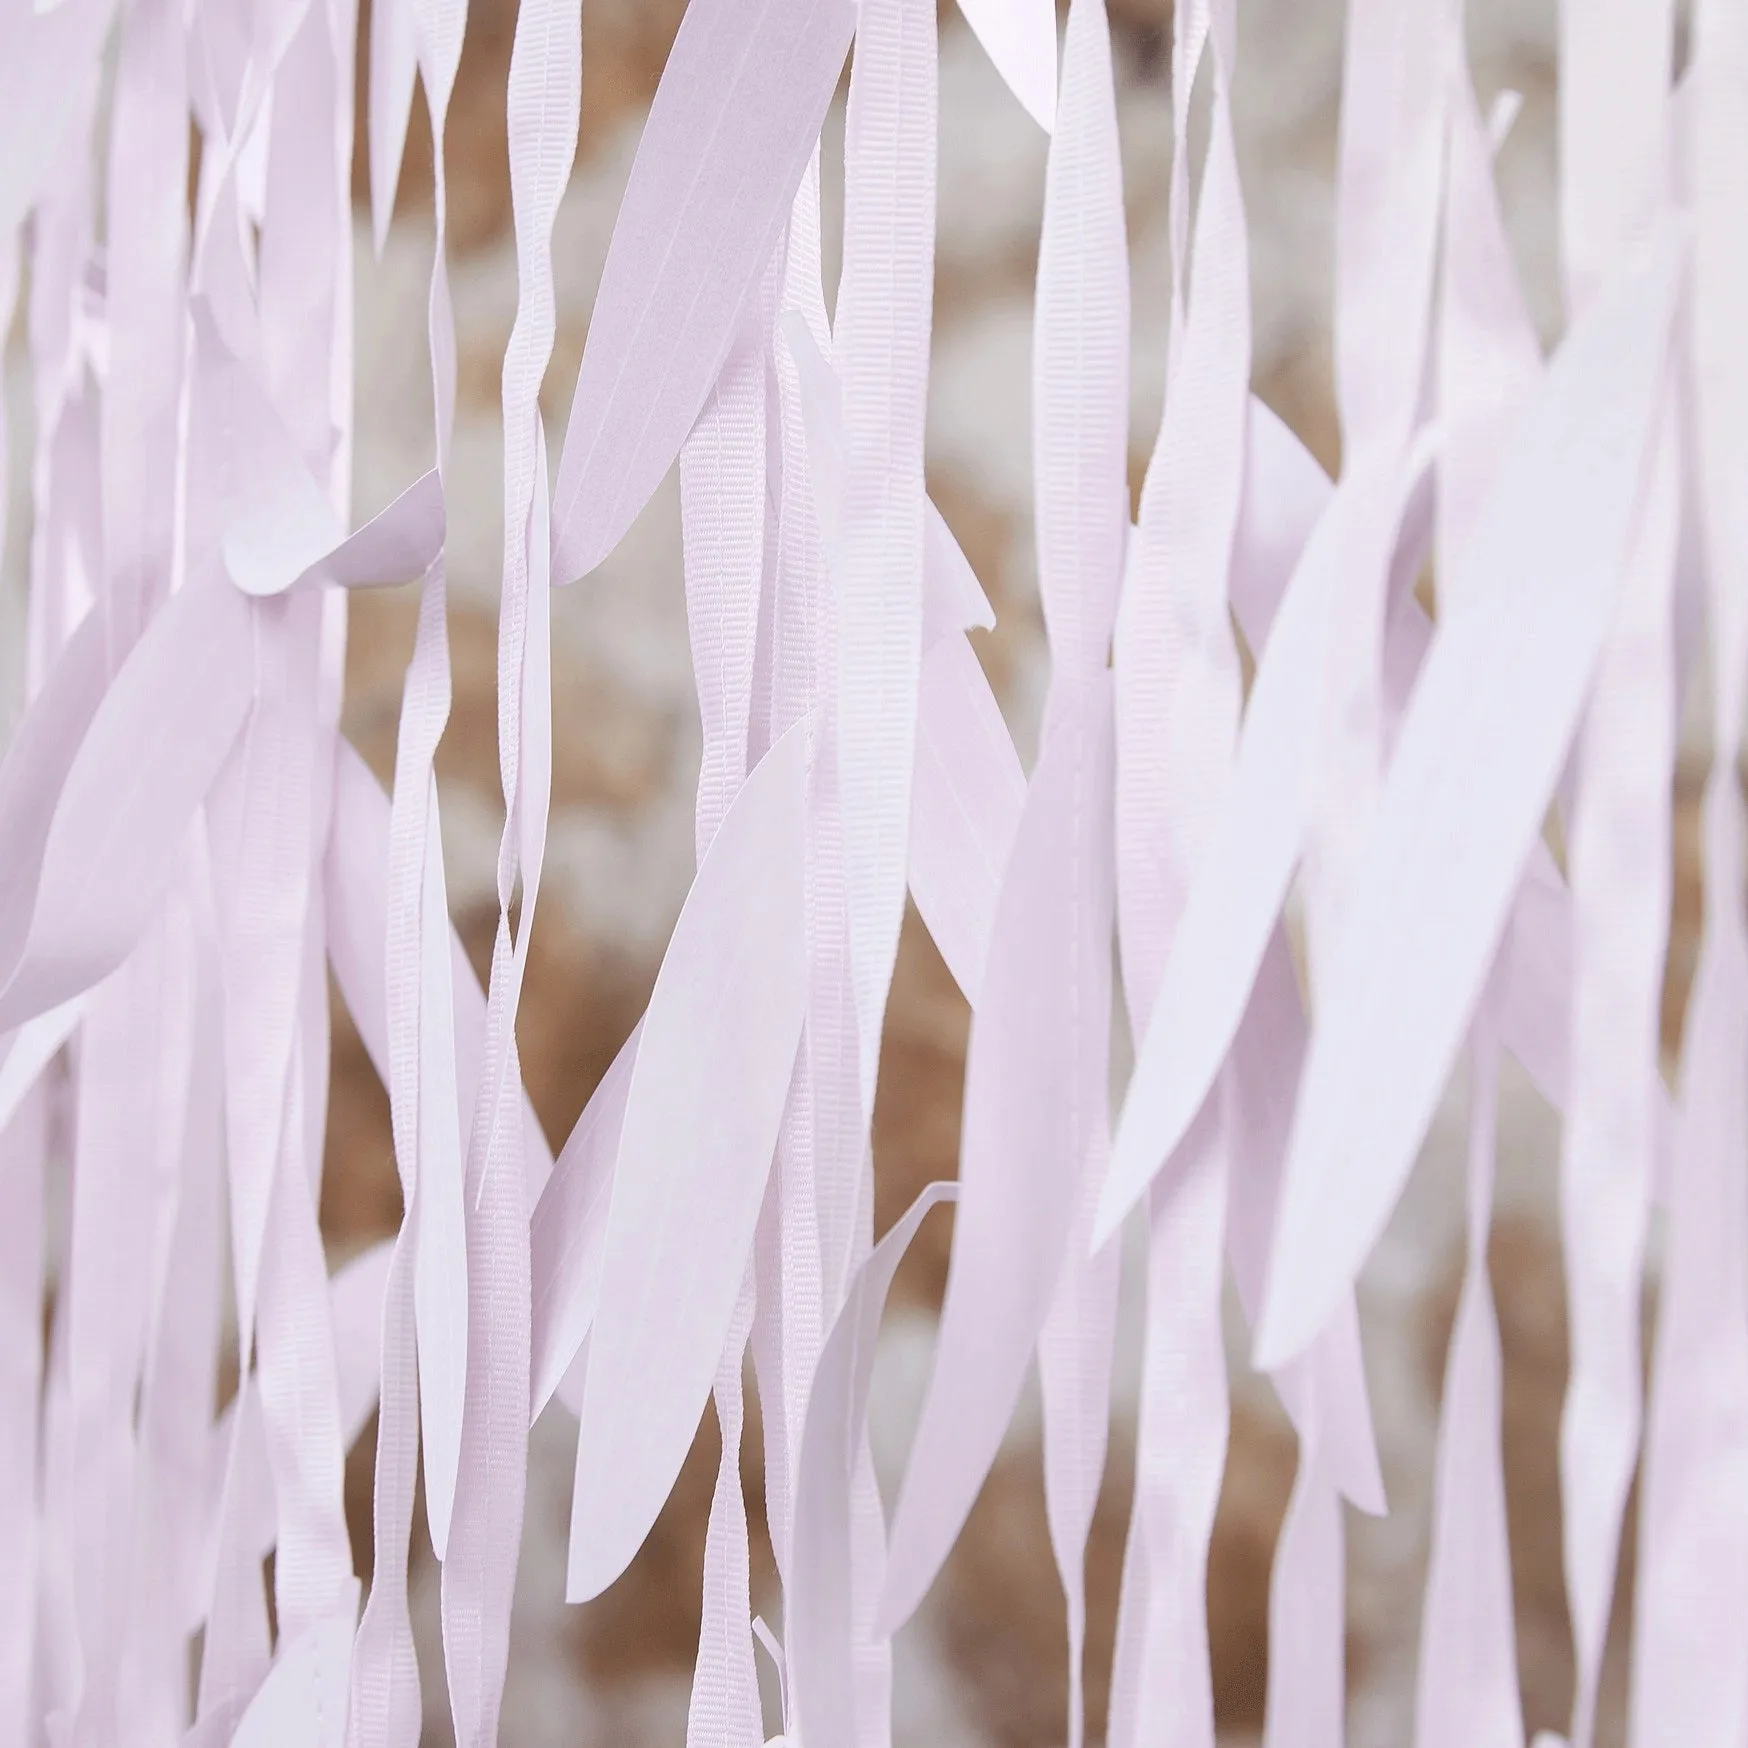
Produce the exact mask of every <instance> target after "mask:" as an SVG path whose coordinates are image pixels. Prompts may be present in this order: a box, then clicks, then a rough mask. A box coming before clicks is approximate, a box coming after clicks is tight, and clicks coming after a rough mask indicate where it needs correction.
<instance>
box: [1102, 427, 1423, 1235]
mask: <svg viewBox="0 0 1748 1748" xmlns="http://www.w3.org/2000/svg"><path fill="white" fill-rule="evenodd" d="M1429 456H1430V448H1429V446H1428V445H1426V444H1424V443H1423V444H1420V445H1417V446H1416V448H1415V450H1414V452H1413V453H1412V454H1411V455H1410V456H1409V457H1408V458H1407V460H1406V461H1405V462H1402V463H1401V464H1398V463H1397V462H1396V461H1395V459H1394V458H1393V457H1392V458H1388V459H1387V460H1386V462H1385V463H1384V464H1383V465H1384V466H1385V467H1386V468H1387V469H1388V470H1389V471H1388V472H1387V473H1383V472H1380V470H1378V469H1373V470H1371V471H1369V472H1368V473H1366V474H1365V475H1357V474H1356V475H1354V476H1351V477H1350V478H1349V479H1347V480H1344V481H1343V483H1342V486H1341V488H1339V489H1338V491H1337V494H1336V496H1335V497H1334V498H1332V500H1331V501H1330V505H1329V508H1328V509H1327V510H1326V512H1325V513H1324V515H1323V517H1322V519H1321V520H1320V521H1319V522H1318V524H1317V526H1316V528H1315V529H1314V530H1313V531H1312V534H1311V538H1310V540H1309V541H1308V542H1307V543H1306V546H1305V550H1304V552H1303V553H1302V554H1301V556H1300V559H1299V563H1298V566H1297V568H1296V570H1295V572H1294V575H1293V580H1292V582H1291V583H1290V584H1289V586H1288V589H1287V593H1286V596H1285V598H1284V599H1283V601H1282V603H1281V607H1280V611H1279V613H1278V614H1277V616H1276V618H1275V622H1274V624H1273V626H1272V627H1271V628H1270V631H1269V640H1268V643H1267V645H1266V646H1265V647H1264V649H1263V652H1262V656H1261V659H1260V660H1259V662H1258V663H1257V670H1256V679H1255V681H1254V683H1253V685H1252V687H1251V693H1250V704H1249V707H1248V708H1247V710H1246V712H1245V717H1244V729H1243V733H1242V735H1241V736H1240V739H1239V742H1238V755H1237V758H1236V760H1235V762H1234V765H1233V771H1232V788H1231V797H1230V801H1229V804H1228V807H1227V811H1226V813H1225V814H1224V815H1223V817H1222V819H1221V821H1220V825H1219V827H1218V829H1217V831H1216V834H1215V837H1214V840H1213V842H1212V843H1211V844H1210V845H1209V846H1208V856H1207V861H1206V863H1205V864H1204V866H1203V868H1202V869H1201V871H1200V872H1199V873H1198V875H1197V877H1196V879H1195V881H1194V882H1193V883H1192V885H1191V888H1190V894H1189V898H1188V900H1187V901H1186V903H1185V905H1184V913H1183V917H1182V919H1181V921H1180V922H1179V924H1178V930H1177V934H1176V937H1175V939H1174V943H1173V948H1172V952H1171V956H1170V957H1169V958H1168V959H1167V961H1166V967H1165V975H1164V978H1163V979H1162V981H1161V983H1160V988H1159V993H1158V995H1157V997H1156V998H1155V1000H1154V1005H1153V1014H1152V1017H1151V1018H1150V1020H1149V1021H1148V1025H1147V1032H1146V1035H1145V1037H1144V1038H1143V1040H1142V1043H1141V1048H1140V1050H1139V1051H1138V1053H1137V1055H1136V1061H1135V1072H1134V1074H1133V1076H1132V1077H1131V1079H1130V1082H1129V1091H1128V1096H1127V1097H1126V1098H1125V1100H1124V1104H1123V1112H1122V1116H1121V1118H1120V1120H1119V1122H1118V1124H1117V1132H1116V1135H1115V1138H1114V1139H1113V1141H1112V1144H1111V1164H1110V1169H1109V1171H1108V1173H1107V1175H1106V1178H1105V1187H1104V1190H1103V1192H1102V1193H1101V1195H1100V1197H1099V1212H1098V1220H1097V1222H1096V1224H1095V1227H1094V1243H1095V1244H1096V1245H1100V1246H1102V1245H1103V1244H1104V1243H1105V1242H1106V1240H1107V1239H1109V1237H1110V1236H1111V1234H1112V1233H1113V1232H1115V1231H1116V1229H1117V1227H1118V1226H1119V1225H1121V1224H1122V1221H1123V1218H1124V1216H1125V1215H1126V1214H1127V1213H1128V1212H1129V1210H1130V1209H1131V1208H1132V1207H1133V1206H1134V1205H1135V1203H1136V1201H1137V1200H1139V1198H1140V1196H1141V1194H1142V1192H1143V1191H1144V1190H1145V1189H1146V1187H1147V1185H1148V1183H1149V1182H1150V1181H1151V1179H1152V1177H1153V1175H1154V1173H1155V1172H1157V1171H1158V1170H1159V1168H1160V1166H1161V1165H1162V1164H1163V1163H1164V1161H1165V1160H1166V1159H1167V1158H1169V1157H1170V1155H1171V1152H1172V1150H1173V1149H1174V1148H1175V1147H1176V1146H1177V1145H1178V1143H1179V1142H1180V1141H1181V1140H1182V1139H1183V1137H1184V1136H1185V1135H1186V1134H1187V1133H1188V1131H1189V1127H1190V1124H1191V1123H1192V1122H1193V1121H1194V1119H1195V1116H1196V1113H1197V1111H1199V1110H1200V1109H1201V1107H1202V1101H1203V1100H1204V1099H1205V1098H1206V1096H1207V1093H1208V1089H1209V1087H1211V1086H1212V1085H1213V1084H1214V1077H1215V1075H1216V1074H1217V1073H1218V1072H1219V1070H1220V1065H1221V1064H1222V1063H1223V1062H1224V1061H1225V1060H1226V1055H1227V1052H1228V1051H1229V1050H1230V1048H1231V1045H1232V1040H1233V1038H1234V1036H1235V1035H1236V1034H1237V1031H1238V1027H1239V1023H1240V1022H1241V1021H1242V1020H1243V1018H1244V1012H1245V1007H1246V1005H1247V1004H1248V1002H1249V999H1250V991H1251V988H1252V985H1253V984H1254V982H1255V979H1256V972H1257V967H1258V966H1259V965H1260V964H1261V963H1262V955H1263V952H1264V950H1265V948H1266V947H1267V945H1268V942H1269V937H1270V935H1271V934H1272V933H1273V931H1274V928H1275V923H1276V921H1277V919H1278V918H1279V917H1280V914H1281V908H1282V906H1283V904H1284V903H1285V902H1286V897H1287V892H1288V889H1289V887H1290V886H1291V884H1292V879H1293V871H1294V869H1295V868H1296V867H1297V866H1298V862H1299V856H1300V853H1301V851H1302V850H1303V848H1304V844H1305V837H1306V833H1307V831H1308V830H1309V827H1310V822H1311V815H1312V808H1313V805H1314V801H1315V789H1314V783H1313V759H1314V753H1315V748H1316V741H1317V736H1316V728H1317V720H1318V713H1319V709H1320V703H1321V695H1322V667H1323V653H1324V643H1325V631H1326V622H1327V619H1328V615H1329V601H1330V596H1331V593H1332V591H1333V590H1334V589H1335V587H1336V586H1337V584H1338V582H1339V580H1340V579H1341V577H1342V576H1343V575H1344V574H1345V573H1346V571H1347V570H1348V568H1349V567H1350V566H1352V565H1353V564H1355V563H1368V564H1380V565H1382V564H1388V563H1389V562H1390V553H1391V550H1392V549H1393V548H1394V546H1395V542H1396V534H1397V530H1398V529H1399V527H1400V525H1401V522H1402V518H1403V514H1404V512H1405V511H1406V509H1407V506H1408V502H1409V499H1410V497H1411V495H1412V494H1413V491H1414V489H1415V487H1416V486H1417V485H1418V483H1419V480H1420V476H1421V475H1422V473H1424V471H1425V467H1426V463H1427V460H1428V459H1429Z"/></svg>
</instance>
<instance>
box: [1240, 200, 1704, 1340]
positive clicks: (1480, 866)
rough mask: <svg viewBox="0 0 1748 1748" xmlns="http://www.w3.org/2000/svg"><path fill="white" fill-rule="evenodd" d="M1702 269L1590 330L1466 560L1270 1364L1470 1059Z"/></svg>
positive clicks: (1380, 855)
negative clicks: (1473, 1032)
mask: <svg viewBox="0 0 1748 1748" xmlns="http://www.w3.org/2000/svg"><path fill="white" fill-rule="evenodd" d="M1684 253H1685V250H1684V245H1683V243H1682V241H1681V240H1680V238H1679V237H1678V236H1677V235H1675V234H1674V233H1672V232H1665V233H1664V234H1663V235H1662V236H1661V237H1660V238H1659V239H1658V242H1657V245H1656V247H1655V249H1654V251H1653V253H1652V256H1651V259H1650V262H1649V264H1648V265H1643V266H1639V267H1637V268H1636V269H1635V270H1634V271H1633V272H1632V274H1631V275H1630V276H1629V277H1627V278H1625V279H1624V280H1623V281H1622V282H1620V283H1617V284H1616V285H1614V286H1613V287H1611V288H1610V290H1609V292H1608V294H1606V295H1605V296H1603V297H1602V298H1600V299H1598V301H1597V303H1596V304H1595V305H1594V306H1593V307H1592V309H1591V310H1590V311H1589V312H1588V313H1587V314H1586V315H1585V317H1584V318H1583V319H1582V320H1581V321H1580V322H1579V323H1578V325H1577V326H1576V327H1575V328H1574V329H1573V331H1572V333H1571V334H1570V336H1569V337H1568V338H1567V340H1566V343H1565V345H1564V346H1563V347H1562V348H1561V350H1560V352H1559V354H1558V355H1557V356H1556V358H1555V359H1554V361H1553V363H1552V364H1551V365H1550V367H1549V369H1548V374H1547V378H1546V381H1545V383H1544V384H1543V386H1542V388H1541V390H1540V392H1539V393H1538V394H1537V396H1536V398H1535V400H1534V401H1533V402H1532V403H1531V404H1530V406H1529V407H1528V409H1527V410H1526V412H1525V415H1524V418H1523V420H1522V422H1521V423H1520V425H1519V426H1518V429H1517V431H1516V433H1515V435H1514V437H1513V440H1512V442H1511V445H1510V447H1509V449H1508V451H1507V452H1506V454H1505V455H1503V456H1502V457H1501V460H1500V465H1499V469H1498V473H1497V476H1496V479H1495V483H1494V485H1493V487H1492V488H1491V490H1490V491H1489V492H1488V494H1487V496H1486V499H1485V501H1484V503H1483V505H1482V508H1481V511H1480V514H1479V517H1478V520H1477V524H1476V527H1475V531H1474V533H1473V535H1472V537H1471V539H1470V541H1469V543H1468V545H1467V546H1466V547H1465V548H1464V549H1463V552H1462V555H1461V557H1460V558H1459V561H1458V569H1459V573H1460V575H1459V579H1458V580H1459V581H1460V584H1461V586H1460V587H1459V588H1457V589H1455V590H1453V591H1452V593H1453V600H1454V603H1455V605H1454V606H1453V609H1452V611H1451V612H1450V613H1449V614H1448V615H1447V616H1446V619H1445V621H1444V623H1442V624H1441V626H1440V628H1439V631H1438V634H1437V636H1436V637H1435V638H1434V640H1433V646H1432V649H1431V651H1430V653H1429V654H1428V656H1427V660H1426V665H1425V668H1424V670H1423V672H1422V674H1421V678H1420V683H1419V685H1418V687H1417V688H1416V691H1415V694H1414V698H1413V700H1412V702H1411V704H1410V706H1409V709H1408V712H1407V715H1406V716H1405V718H1404V720H1403V723H1402V727H1401V731H1400V734H1399V736H1398V739H1397V744H1396V753H1395V757H1394V759H1393V760H1392V762H1391V765H1390V770H1389V774H1388V776H1387V778H1386V780H1385V785H1384V789H1383V793H1382V796H1381V798H1380V801H1379V807H1378V816H1377V823H1376V825H1375V827H1374V830H1373V834H1372V838H1371V841H1370V844H1369V847H1368V850H1367V852H1366V854H1365V857H1364V859H1363V860H1362V862H1361V865H1360V867H1359V869H1358V871H1357V873H1356V875H1355V884H1354V891H1353V894H1352V899H1351V903H1350V905H1349V908H1348V915H1349V917H1350V919H1351V920H1350V923H1349V926H1348V927H1347V929H1346V930H1345V932H1344V934H1343V936H1342V938H1341V940H1340V941H1339V943H1338V945H1337V947H1336V950H1335V954H1334V957H1333V962H1332V964H1331V965H1330V968H1329V974H1328V983H1327V994H1326V995H1325V997H1324V998H1323V999H1322V1000H1321V1001H1320V1003H1319V1013H1318V1025H1317V1028H1316V1031H1315V1033H1314V1035H1313V1038H1312V1044H1311V1051H1310V1055H1309V1057H1308V1059H1307V1062H1306V1068H1305V1081H1304V1086H1303V1089H1302V1091H1301V1093H1300V1097H1299V1104H1298V1108H1297V1111H1296V1112H1295V1116H1294V1128H1293V1137H1292V1141H1291V1144H1290V1146H1289V1149H1288V1154H1287V1163H1286V1166H1285V1168H1284V1174H1283V1180H1282V1186H1281V1207H1280V1214H1279V1218H1278V1221H1277V1224H1276V1229H1275V1239H1274V1249H1273V1254H1272V1259H1271V1266H1270V1275H1269V1283H1268V1289H1267V1293H1266V1296H1265V1298H1264V1302H1263V1313H1262V1318H1261V1323H1260V1327H1259V1328H1258V1331H1257V1363H1258V1364H1259V1365H1262V1366H1265V1367H1267V1366H1272V1365H1275V1364H1278V1363H1279V1362H1280V1361H1281V1360H1283V1359H1286V1358H1288V1357H1290V1356H1291V1355H1292V1354H1294V1353H1296V1352H1297V1351H1299V1349H1301V1348H1302V1347H1303V1346H1304V1345H1305V1344H1306V1342H1308V1341H1309V1340H1310V1339H1311V1338H1312V1337H1313V1336H1314V1335H1315V1334H1316V1333H1317V1330H1318V1328H1319V1327H1320V1326H1321V1324H1322V1323H1323V1321H1324V1320H1325V1319H1326V1317H1327V1315H1328V1311H1329V1308H1330V1306H1331V1305H1332V1304H1333V1302H1334V1300H1335V1298H1336V1297H1337V1296H1338V1295H1339V1293H1340V1292H1341V1290H1342V1289H1343V1288H1344V1287H1345V1286H1346V1285H1348V1284H1349V1283H1351V1282H1352V1280H1353V1279H1354V1278H1355V1276H1356V1275H1357V1274H1358V1272H1359V1269H1360V1265H1361V1263H1362V1262H1363V1261H1364V1259H1365V1256H1366V1254H1367V1253H1368V1251H1369V1250H1370V1249H1371V1246H1372V1243H1373V1241H1374V1240H1375V1239H1376V1237H1377V1235H1378V1232H1379V1231H1380V1229H1381V1228H1382V1227H1383V1224H1384V1222H1385V1220H1386V1219H1387V1218H1388V1216H1389V1213H1390V1209H1391V1208H1392V1207H1393V1206H1394V1204H1395V1201H1396V1197H1397V1195H1398V1194H1399V1193H1400V1191H1401V1187H1402V1183H1403V1181H1404V1179H1405V1178H1406V1176H1407V1173H1408V1171H1409V1169H1410V1167H1411V1166H1412V1165H1413V1162H1414V1156H1415V1153H1416V1151H1417V1150H1418V1148H1419V1146H1420V1143H1421V1141H1422V1139H1423V1138H1424V1136H1425V1133H1426V1129H1427V1125H1428V1124H1429V1123H1430V1122H1431V1119H1432V1114H1433V1111H1434V1109H1435V1107H1436V1105H1437V1101H1438V1096H1439V1090H1440V1088H1441V1087H1442V1086H1443V1085H1444V1082H1445V1078H1446V1076H1447V1074H1448V1073H1449V1070H1450V1066H1451V1063H1452V1061H1453V1060H1454V1058H1455V1055H1456V1052H1457V1050H1458V1048H1459V1047H1460V1045H1461V1042H1462V1038H1463V1035H1464V1032H1465V1029H1466V1028H1467V1025H1468V1022H1469V1016H1470V1014H1471V1013H1472V1012H1473V1009H1474V1006H1475V1002H1476V1000H1477V998H1478V996H1479V994H1480V991H1481V988H1482V985H1483V983H1484V981H1485V978H1486V975H1487V971H1488V968H1489V966H1490V964H1491V962H1492V958H1493V953H1494V950H1495V948H1496V947H1497V945H1498V942H1499V938H1500V934H1501V931H1502V930H1503V928H1504V925H1505V920H1506V914H1507V910H1508V907H1509V905H1510V902H1511V898H1512V894H1513V892H1514V891H1515V889H1516V887H1517V884H1518V881H1519V879H1520V878H1521V875H1522V870H1523V867H1524V864H1525V862H1526V860H1527V859H1528V856H1529V851H1530V846H1531V845H1532V844H1533V843H1534V842H1535V840H1536V837H1537V834H1538V832H1539V831H1540V828H1541V822H1542V817H1543V812H1544V809H1545V808H1546V806H1547V801H1548V797H1549V795H1550V794H1552V792H1553V789H1554V786H1555V784H1556V782H1557V781H1558V778H1559V774H1560V768H1561V764H1562V761H1563V760H1564V758H1565V755H1566V749H1567V745H1568V743H1569V741H1570V739H1571V735H1572V731H1573V727H1574V725H1575V724H1576V722H1577V720H1578V713H1579V711H1580V710H1581V708H1582V707H1583V703H1584V698H1585V695H1586V692H1587V690H1588V687H1589V683H1590V677H1591V674H1592V671H1593V669H1594V667H1595V664H1596V660H1597V657H1598V654H1599V652H1600V650H1601V647H1602V643H1603V640H1604V638H1605V636H1606V634H1607V631H1608V627H1609V624H1610V622H1611V618H1612V611H1613V605H1614V602H1615V600H1616V598H1617V596H1618V593H1619V588H1620V583H1621V577H1622V560H1623V555H1624V551H1625V547H1626V541H1627V538H1628V535H1629V533H1630V531H1631V528H1632V524H1633V516H1634V511H1635V507H1636V504H1637V501H1638V496H1639V493H1638V485H1639V481H1640V476H1641V473H1642V471H1643V467H1644V456H1645V449H1646V442H1647V433H1648V431H1649V429H1650V425H1651V421H1652V417H1653V414H1654V412H1655V409H1656V406H1657V403H1658V400H1659V397H1660V395H1661V394H1662V393H1663V391H1664V385H1665V381H1666V378H1667V367H1668V360H1669V328H1670V322H1671V319H1672V316H1673V312H1674V307H1675V301H1676V295H1677V292H1678V290H1679V287H1680V283H1681V278H1682V272H1681V269H1682V264H1683V258H1684Z"/></svg>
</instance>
